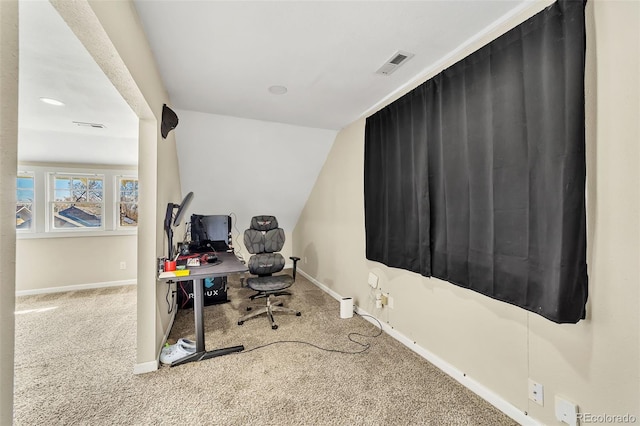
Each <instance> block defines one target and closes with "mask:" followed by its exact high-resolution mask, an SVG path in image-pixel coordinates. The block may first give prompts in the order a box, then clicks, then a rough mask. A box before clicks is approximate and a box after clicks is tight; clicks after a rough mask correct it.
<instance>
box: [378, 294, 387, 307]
mask: <svg viewBox="0 0 640 426" xmlns="http://www.w3.org/2000/svg"><path fill="white" fill-rule="evenodd" d="M380 301H381V302H382V306H383V307H384V306H387V305H388V304H389V295H388V294H387V293H382V295H381V296H380Z"/></svg>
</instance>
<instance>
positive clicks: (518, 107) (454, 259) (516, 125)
mask: <svg viewBox="0 0 640 426" xmlns="http://www.w3.org/2000/svg"><path fill="white" fill-rule="evenodd" d="M584 4H585V2H583V1H569V0H564V1H558V2H556V3H554V4H553V5H551V6H549V7H548V8H547V9H545V10H544V11H542V12H540V13H539V14H537V15H536V16H534V17H532V18H531V19H529V20H527V21H526V22H524V23H523V24H521V25H520V26H518V27H516V28H514V29H513V30H511V31H509V32H508V33H506V34H504V35H503V36H501V37H500V38H498V39H496V40H495V41H493V42H492V43H490V44H489V45H487V46H484V47H483V48H481V49H480V50H478V51H477V52H475V53H473V54H472V55H470V56H468V57H467V58H465V59H463V60H461V61H460V62H458V63H456V64H454V65H453V66H451V67H450V68H448V69H446V70H445V71H443V72H442V73H440V74H438V75H436V76H435V77H433V78H432V79H430V80H428V81H427V82H425V83H424V84H422V85H421V86H419V87H417V88H416V89H414V90H413V91H411V92H410V93H408V94H407V95H405V96H404V97H402V98H400V99H399V100H398V101H396V102H394V103H392V104H390V105H388V106H387V107H385V108H384V109H382V110H381V111H379V112H378V113H376V114H374V115H372V116H371V117H369V118H368V119H367V123H366V128H365V175H364V186H365V227H366V253H367V258H368V259H370V260H374V261H379V262H381V263H384V264H386V265H388V266H391V267H397V268H403V269H407V270H409V271H413V272H417V273H420V274H422V275H424V276H433V277H437V278H441V279H444V280H447V281H450V282H451V283H454V284H456V285H459V286H461V287H465V288H469V289H472V290H474V291H477V292H479V293H482V294H485V295H487V296H490V297H493V298H495V299H498V300H502V301H505V302H508V303H511V304H514V305H517V306H520V307H522V308H524V309H527V310H529V311H532V312H536V313H538V314H540V315H542V316H544V317H546V318H548V319H550V320H552V321H556V322H577V321H579V320H580V319H582V318H584V315H585V304H586V299H587V274H586V222H585V199H584V189H585V188H584V185H585V173H586V169H585V159H584V155H585V153H584V49H585V36H584V34H585V33H584Z"/></svg>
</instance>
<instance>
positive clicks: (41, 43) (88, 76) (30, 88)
mask: <svg viewBox="0 0 640 426" xmlns="http://www.w3.org/2000/svg"><path fill="white" fill-rule="evenodd" d="M19 37H20V39H19V43H20V44H19V61H20V62H19V67H20V69H19V80H20V83H19V100H18V102H19V107H18V127H19V133H18V160H19V161H20V162H29V161H33V162H43V161H44V162H59V163H84V164H86V163H90V164H91V163H95V164H117V165H137V164H138V142H137V140H138V118H137V117H136V115H135V114H134V113H133V111H132V110H131V108H130V107H129V105H127V103H126V102H125V101H124V100H123V99H122V97H121V96H120V94H119V93H118V91H117V90H116V89H115V87H114V86H113V85H112V84H111V82H110V81H109V79H108V78H107V77H106V76H105V75H104V73H103V72H102V70H101V69H100V67H98V65H97V64H96V63H95V61H94V60H93V58H92V57H91V56H90V55H89V53H88V52H87V50H86V49H85V48H84V46H82V44H81V43H80V41H79V40H78V39H77V37H76V36H75V35H74V34H73V32H72V31H71V29H70V28H69V27H68V26H67V24H66V23H65V22H64V21H63V20H62V18H61V17H60V15H59V14H58V12H57V11H56V10H55V9H54V8H53V6H52V5H51V4H50V3H49V2H48V1H47V0H20V3H19ZM41 97H48V98H54V99H57V100H59V101H62V102H64V104H65V105H64V106H53V105H48V104H45V103H42V102H41V101H40V98H41ZM74 121H78V122H85V123H98V124H103V125H104V126H105V127H104V128H103V129H99V128H93V127H80V126H78V125H76V124H74V123H73V122H74Z"/></svg>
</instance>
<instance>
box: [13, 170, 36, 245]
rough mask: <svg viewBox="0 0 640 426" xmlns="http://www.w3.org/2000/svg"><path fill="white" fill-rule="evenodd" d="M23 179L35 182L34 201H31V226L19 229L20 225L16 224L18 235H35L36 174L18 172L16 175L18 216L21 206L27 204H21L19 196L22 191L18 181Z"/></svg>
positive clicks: (33, 188)
mask: <svg viewBox="0 0 640 426" xmlns="http://www.w3.org/2000/svg"><path fill="white" fill-rule="evenodd" d="M21 178H31V180H32V182H33V187H32V196H33V197H32V200H31V224H30V226H29V227H28V228H18V224H17V223H16V233H33V232H35V229H36V226H35V224H36V207H37V206H36V176H35V173H34V172H32V171H23V170H18V172H17V173H16V214H17V207H18V205H20V204H26V203H21V202H20V197H19V196H18V191H20V190H21V189H20V188H19V187H18V179H21ZM22 190H23V191H26V190H27V189H22Z"/></svg>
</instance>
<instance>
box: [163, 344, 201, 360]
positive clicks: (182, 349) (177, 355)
mask: <svg viewBox="0 0 640 426" xmlns="http://www.w3.org/2000/svg"><path fill="white" fill-rule="evenodd" d="M195 352H196V348H195V345H194V346H193V348H190V347H188V346H185V345H184V344H182V343H180V342H178V343H176V344H175V345H171V346H165V347H164V348H162V352H161V353H160V362H161V363H163V364H172V363H174V362H176V361H178V360H180V359H182V358H184V357H187V356H189V355H192V354H194V353H195Z"/></svg>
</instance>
